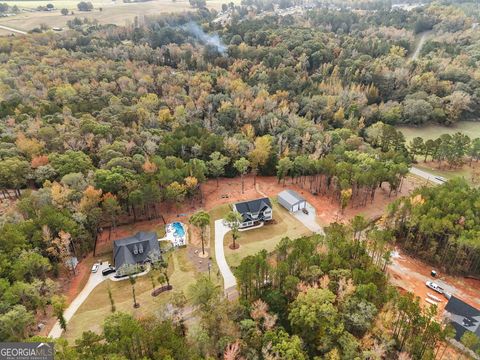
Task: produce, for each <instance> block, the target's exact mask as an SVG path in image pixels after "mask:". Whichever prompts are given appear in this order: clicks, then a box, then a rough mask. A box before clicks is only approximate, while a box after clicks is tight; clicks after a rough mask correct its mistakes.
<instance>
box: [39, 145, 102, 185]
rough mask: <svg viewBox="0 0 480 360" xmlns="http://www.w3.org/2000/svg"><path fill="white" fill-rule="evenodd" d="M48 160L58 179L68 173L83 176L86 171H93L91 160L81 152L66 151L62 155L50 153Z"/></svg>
mask: <svg viewBox="0 0 480 360" xmlns="http://www.w3.org/2000/svg"><path fill="white" fill-rule="evenodd" d="M48 160H49V162H50V165H52V167H53V168H54V169H55V171H56V172H57V174H58V176H59V177H60V178H62V177H63V176H65V175H67V174H70V173H82V174H84V175H85V174H86V173H87V172H88V170H92V169H93V164H92V159H90V157H89V156H88V155H87V154H85V153H84V152H82V151H73V150H67V151H66V152H65V153H63V154H59V153H52V154H50V155H49V156H48Z"/></svg>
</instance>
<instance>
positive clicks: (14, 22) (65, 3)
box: [0, 0, 239, 35]
mask: <svg viewBox="0 0 480 360" xmlns="http://www.w3.org/2000/svg"><path fill="white" fill-rule="evenodd" d="M78 2H79V1H77V0H52V1H41V0H32V1H17V0H12V1H7V3H8V4H9V5H11V6H13V5H17V6H19V7H20V8H22V9H26V8H29V9H35V8H36V7H38V6H39V5H42V6H45V5H46V4H47V3H52V4H53V5H54V6H55V8H56V10H55V11H52V12H38V11H35V12H23V13H21V14H19V15H16V16H12V17H8V18H2V19H0V25H4V26H9V27H12V28H14V29H18V30H23V31H28V30H32V29H33V28H36V27H39V26H40V25H41V24H46V25H48V26H49V27H61V28H65V27H66V23H67V21H68V20H72V19H73V18H75V16H78V17H80V18H88V19H91V20H97V21H98V22H99V23H100V24H115V25H126V24H129V23H133V20H134V18H135V17H138V18H140V19H141V18H142V17H143V16H146V15H148V16H154V15H159V14H162V13H171V12H185V11H195V9H193V8H192V7H191V6H190V4H189V2H188V1H187V0H178V1H175V2H173V1H172V0H153V1H148V2H142V3H130V4H126V3H123V2H121V1H119V0H117V1H116V2H114V1H110V0H94V1H92V4H93V6H94V10H93V11H90V12H81V11H78V9H77V4H78ZM226 2H227V1H225V0H208V1H207V7H208V8H209V9H216V10H219V9H220V8H221V6H222V3H226ZM234 2H236V1H234ZM237 2H239V1H237ZM62 8H67V9H69V10H71V11H72V10H73V11H74V15H67V16H63V15H62V14H60V9H62ZM99 8H102V11H100V10H99ZM2 34H8V32H7V31H2V33H0V35H2Z"/></svg>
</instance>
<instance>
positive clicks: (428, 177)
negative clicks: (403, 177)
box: [410, 166, 445, 185]
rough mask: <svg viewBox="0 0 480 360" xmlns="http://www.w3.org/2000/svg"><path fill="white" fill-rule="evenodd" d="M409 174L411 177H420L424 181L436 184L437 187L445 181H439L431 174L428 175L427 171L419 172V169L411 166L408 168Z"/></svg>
mask: <svg viewBox="0 0 480 360" xmlns="http://www.w3.org/2000/svg"><path fill="white" fill-rule="evenodd" d="M410 172H411V173H412V174H413V175H417V176H420V177H422V178H424V179H425V180H428V181H430V182H432V183H434V184H437V185H442V184H443V183H445V181H442V180H439V179H437V178H436V177H435V175H433V174H430V173H429V172H427V171H424V170H420V169H419V168H416V167H414V166H412V167H411V168H410Z"/></svg>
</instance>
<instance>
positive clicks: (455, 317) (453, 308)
mask: <svg viewBox="0 0 480 360" xmlns="http://www.w3.org/2000/svg"><path fill="white" fill-rule="evenodd" d="M445 311H447V312H449V313H450V314H449V318H450V320H451V321H452V325H453V327H454V328H455V330H456V331H457V334H456V336H455V338H456V339H457V340H460V338H461V337H462V335H463V334H464V333H465V331H467V330H468V331H471V332H473V333H475V334H476V335H477V336H480V310H479V309H476V308H474V307H473V306H471V305H469V304H467V303H466V302H464V301H462V300H460V299H459V298H456V297H455V296H452V297H451V298H450V299H449V300H448V303H447V306H445Z"/></svg>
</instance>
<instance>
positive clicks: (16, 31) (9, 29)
mask: <svg viewBox="0 0 480 360" xmlns="http://www.w3.org/2000/svg"><path fill="white" fill-rule="evenodd" d="M0 29H3V30H7V31H11V32H14V33H17V34H22V35H27V34H28V33H27V32H25V31H22V30H18V29H14V28H11V27H8V26H4V25H0Z"/></svg>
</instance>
